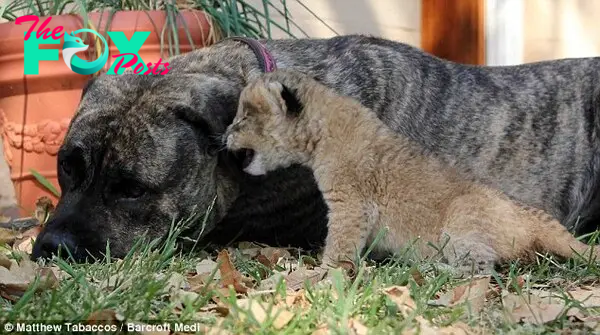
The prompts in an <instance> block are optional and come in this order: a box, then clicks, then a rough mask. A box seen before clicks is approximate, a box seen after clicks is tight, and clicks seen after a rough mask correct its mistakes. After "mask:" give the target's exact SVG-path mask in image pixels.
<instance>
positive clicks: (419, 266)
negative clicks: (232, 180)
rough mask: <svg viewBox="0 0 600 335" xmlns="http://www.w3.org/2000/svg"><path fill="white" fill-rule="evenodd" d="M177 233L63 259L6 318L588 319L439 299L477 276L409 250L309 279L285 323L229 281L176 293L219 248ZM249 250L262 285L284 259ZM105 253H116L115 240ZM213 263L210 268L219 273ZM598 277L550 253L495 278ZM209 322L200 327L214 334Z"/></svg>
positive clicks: (494, 323) (270, 322)
mask: <svg viewBox="0 0 600 335" xmlns="http://www.w3.org/2000/svg"><path fill="white" fill-rule="evenodd" d="M177 239H178V234H177V233H176V231H175V230H174V231H173V233H172V234H171V235H170V236H169V237H168V238H167V239H166V241H163V242H160V241H159V240H155V241H152V243H146V242H147V241H144V240H143V239H140V240H139V241H138V243H137V244H136V245H135V246H134V248H133V249H132V251H131V252H130V253H129V254H128V255H127V256H126V257H125V258H124V259H123V260H116V261H115V260H111V259H110V257H107V259H106V260H104V261H103V262H97V263H94V264H69V263H67V262H65V261H61V260H57V259H55V260H53V261H51V264H47V265H52V266H56V267H58V268H59V269H60V271H61V272H63V273H64V276H65V278H63V279H61V280H60V282H59V284H58V287H56V288H55V289H52V290H44V291H41V292H36V285H35V282H34V283H33V285H32V286H30V287H29V289H28V290H27V291H26V292H25V293H24V294H23V295H22V296H21V297H20V299H18V300H17V301H10V300H8V299H5V298H2V300H1V301H0V308H1V309H0V322H1V323H2V324H4V323H5V322H10V323H13V324H15V323H17V322H34V321H45V322H51V321H55V322H58V323H61V322H64V321H70V322H72V323H82V324H85V323H86V322H89V319H90V318H92V319H97V318H98V316H94V315H95V314H97V313H98V312H99V311H107V310H108V311H113V312H114V313H116V315H118V317H116V316H112V318H114V319H118V320H121V321H122V322H131V321H135V322H138V323H145V324H154V323H157V322H159V323H164V322H168V323H171V324H172V327H174V324H175V323H185V324H188V325H192V324H195V323H198V324H201V325H204V326H206V327H211V326H215V325H218V326H219V327H220V329H225V330H227V331H228V332H229V333H233V334H247V333H255V334H312V333H315V334H319V329H324V328H327V329H329V331H330V333H331V334H346V333H352V334H361V331H360V329H359V330H356V329H354V330H352V329H350V328H348V325H350V327H352V323H351V322H350V321H356V322H358V324H360V325H364V326H365V327H366V328H367V329H369V334H401V333H403V331H407V333H409V332H408V330H410V329H412V330H415V329H418V328H417V327H418V326H417V325H418V324H419V320H420V319H419V317H420V316H422V317H424V318H425V319H426V320H429V322H430V324H431V325H432V326H438V327H447V326H449V325H457V324H462V325H468V327H469V328H468V329H469V330H470V331H472V332H473V333H476V332H475V331H476V330H478V331H479V333H498V334H547V333H555V332H566V331H567V330H573V331H574V330H582V329H584V328H582V327H583V323H582V322H581V321H580V320H574V319H573V317H569V316H568V315H566V314H565V315H562V316H559V317H557V318H556V319H555V320H553V321H551V322H548V323H547V324H541V325H536V324H527V323H515V322H513V321H510V320H509V319H508V318H507V316H506V314H505V313H504V312H503V307H502V303H501V297H500V296H493V295H489V291H487V290H486V295H488V298H487V300H486V301H485V305H484V306H483V308H482V309H481V311H480V312H474V313H473V312H470V310H469V307H470V305H469V303H465V304H459V305H457V306H451V305H446V306H444V305H443V304H442V306H436V304H433V303H432V301H435V300H436V299H438V298H439V297H440V295H443V294H444V293H445V292H452V291H453V289H454V288H456V287H460V286H462V285H464V284H465V282H468V281H469V279H455V278H452V277H451V276H449V275H448V274H447V273H444V272H442V271H438V270H436V268H435V266H434V264H429V263H426V262H421V263H411V262H407V261H404V260H403V259H402V258H394V259H389V260H387V261H385V262H383V263H380V264H374V263H373V262H372V261H370V260H365V259H362V260H360V261H359V262H358V268H359V272H358V274H357V276H356V277H355V278H354V280H351V279H348V278H345V277H344V276H342V275H341V273H337V272H335V273H334V274H335V275H336V276H334V277H333V282H332V285H331V286H327V285H325V284H321V283H317V284H316V285H310V284H305V287H304V291H303V293H302V296H303V297H302V298H303V299H304V300H305V301H306V303H304V304H297V305H286V309H288V310H289V311H291V312H292V313H293V318H292V319H291V320H289V321H288V322H287V323H286V324H285V325H284V326H277V324H276V322H277V317H276V316H275V317H273V318H267V319H260V318H257V317H255V315H257V314H256V312H252V313H249V312H248V311H247V310H245V309H244V308H243V307H242V306H241V304H240V301H241V300H246V298H247V297H246V296H245V295H244V294H233V293H234V292H233V289H231V288H230V289H229V290H227V289H223V288H221V287H219V286H210V285H204V286H202V288H201V289H195V292H197V293H196V294H194V295H193V297H192V298H190V299H187V300H186V299H185V294H184V295H181V294H179V295H178V294H177V292H179V293H181V291H177V287H179V286H177V285H175V284H173V283H174V282H177V280H176V279H177V278H188V279H189V278H192V277H191V275H190V273H194V272H195V271H194V269H195V268H196V265H197V264H198V263H199V262H200V261H201V260H202V259H206V258H209V259H211V258H214V254H211V253H208V252H206V251H200V252H196V253H194V254H187V253H184V252H183V251H179V250H178V249H177V248H176V241H177ZM244 248H245V247H242V248H239V249H231V250H230V253H231V256H232V258H233V259H234V261H233V263H234V266H235V268H236V269H237V270H239V271H240V273H242V274H243V275H244V276H246V277H248V278H252V279H253V280H254V282H255V285H256V286H258V285H260V284H261V281H262V280H264V278H270V276H271V275H273V274H274V273H275V272H277V271H276V270H277V266H276V267H274V269H270V268H269V267H266V266H265V265H264V262H259V261H257V260H256V259H253V258H252V257H244V254H245V253H247V252H245V250H246V249H244ZM107 254H110V249H109V248H107ZM301 254H305V253H303V252H301V251H299V250H296V251H293V252H292V256H293V257H292V258H291V261H289V262H288V263H286V264H287V265H284V267H285V266H289V267H294V268H297V267H302V266H305V264H304V262H308V263H310V260H311V258H310V257H314V256H315V255H314V254H313V255H308V256H307V258H303V257H299V255H301ZM375 265H376V266H375ZM278 266H279V265H278ZM215 271H216V269H215V270H213V271H212V272H211V274H210V276H211V279H212V278H213V277H214V276H215V273H216V272H215ZM221 276H223V277H224V276H225V273H224V272H221ZM599 278H600V268H599V267H598V265H597V264H594V263H589V262H587V261H585V260H569V261H567V262H557V261H556V260H555V259H553V258H552V257H546V256H540V257H539V258H538V262H537V263H536V264H533V265H527V266H519V264H518V263H517V262H513V263H511V264H508V265H507V266H506V267H504V268H503V269H501V271H499V272H498V273H497V274H495V275H494V276H493V278H492V285H491V286H492V287H497V288H499V289H500V290H503V291H506V292H513V294H516V295H520V294H524V293H523V292H525V291H527V290H528V289H534V288H536V287H537V288H544V289H554V290H555V291H556V290H557V291H558V292H560V291H562V290H566V289H567V288H574V287H581V286H585V285H587V286H590V285H591V286H594V285H595V286H598V280H599ZM208 281H209V282H213V281H210V280H208ZM190 283H191V279H190ZM519 283H520V284H519ZM0 286H1V285H0ZM394 286H401V287H406V288H407V289H408V290H409V291H410V295H411V297H412V300H414V304H415V308H414V309H411V310H409V311H408V312H406V310H404V311H403V310H402V306H401V305H399V304H398V303H395V302H394V300H393V299H392V298H391V297H390V296H389V295H387V294H386V293H385V292H384V289H385V288H389V287H394ZM174 288H175V290H173V289H174ZM228 293H229V294H228ZM290 294H293V293H292V292H291V291H289V290H287V288H286V283H285V282H283V281H279V282H277V283H276V284H275V285H273V286H272V287H271V289H268V290H262V291H261V290H260V289H254V290H250V291H249V294H248V295H249V296H252V300H255V299H258V300H260V301H262V305H263V306H265V308H266V309H267V310H268V309H269V308H272V307H273V306H281V305H280V302H281V301H283V300H285V298H286V297H287V296H288V295H290ZM215 300H216V301H220V302H219V304H217V305H218V306H220V308H221V312H223V310H226V311H228V313H229V314H228V315H227V316H225V317H223V316H221V315H220V314H218V313H216V312H215V303H214V302H215ZM258 300H257V301H258ZM276 304H277V305H276ZM578 304H579V302H578V301H575V300H571V299H569V298H566V305H567V306H573V307H577V306H578ZM437 305H439V304H437ZM288 307H289V308H288ZM217 310H218V308H217ZM252 310H253V309H250V311H252ZM587 313H588V314H590V315H592V317H593V316H598V315H600V313H599V310H587ZM267 314H269V313H267ZM109 319H110V318H109ZM124 320H126V321H124ZM120 327H126V326H125V323H121V324H120ZM122 329H124V328H122ZM171 329H173V328H171ZM206 329H208V328H206ZM206 329H204V330H203V331H202V332H201V333H206V331H207V330H206ZM588 331H589V330H588Z"/></svg>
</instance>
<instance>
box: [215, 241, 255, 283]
mask: <svg viewBox="0 0 600 335" xmlns="http://www.w3.org/2000/svg"><path fill="white" fill-rule="evenodd" d="M217 261H218V262H220V265H219V271H220V272H221V285H222V286H223V287H228V286H229V285H232V286H233V288H234V289H235V291H236V292H237V293H247V292H248V287H246V286H245V285H244V283H243V278H242V274H241V273H240V272H239V271H238V270H236V268H235V267H234V266H233V263H232V262H231V258H230V257H229V252H228V251H227V250H225V249H224V250H221V251H220V252H219V255H218V256H217Z"/></svg>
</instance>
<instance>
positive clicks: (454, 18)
mask: <svg viewBox="0 0 600 335" xmlns="http://www.w3.org/2000/svg"><path fill="white" fill-rule="evenodd" d="M484 8H485V0H421V48H422V49H423V50H424V51H426V52H429V53H431V54H433V55H435V56H438V57H440V58H444V59H447V60H451V61H454V62H458V63H464V64H473V65H484V64H485V24H484V16H485V10H484Z"/></svg>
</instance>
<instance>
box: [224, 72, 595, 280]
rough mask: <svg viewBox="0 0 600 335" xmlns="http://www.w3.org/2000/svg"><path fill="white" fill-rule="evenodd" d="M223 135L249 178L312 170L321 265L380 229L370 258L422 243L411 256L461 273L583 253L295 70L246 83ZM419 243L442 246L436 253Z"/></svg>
mask: <svg viewBox="0 0 600 335" xmlns="http://www.w3.org/2000/svg"><path fill="white" fill-rule="evenodd" d="M224 136H225V137H224V140H225V141H226V144H227V147H228V148H229V149H230V150H233V151H239V150H244V151H245V152H246V154H247V156H246V163H248V164H245V171H246V172H247V173H249V174H252V175H260V174H265V173H267V172H268V171H271V170H274V169H277V168H283V167H287V166H290V165H292V164H302V165H304V166H307V167H309V168H311V169H312V171H313V173H314V177H315V179H316V181H317V183H318V186H319V189H320V190H321V192H322V193H323V197H324V199H325V201H326V203H327V205H328V206H329V223H328V235H327V239H326V242H325V250H324V253H323V262H324V264H325V265H327V266H333V267H335V266H339V265H341V263H340V262H347V261H351V260H353V259H354V257H355V255H356V253H357V250H358V251H361V250H363V248H364V247H365V246H367V245H369V244H371V243H372V242H373V240H374V238H375V237H376V236H377V234H378V232H379V231H380V229H382V228H386V229H387V230H388V231H387V233H386V234H385V235H384V236H383V237H382V238H381V240H380V242H379V243H378V244H377V245H376V246H375V249H374V251H378V253H385V254H390V253H396V252H398V251H400V250H401V249H403V248H404V247H406V246H409V245H411V244H413V242H414V241H415V240H416V239H420V240H421V241H422V242H425V243H417V244H416V245H415V247H416V251H417V252H418V255H419V256H421V257H433V256H437V255H439V256H442V257H443V260H444V261H446V262H448V263H449V264H450V265H452V266H453V267H455V268H456V270H458V271H459V273H462V274H469V273H473V272H474V273H489V272H491V270H492V269H493V267H494V265H495V264H496V263H499V262H502V261H507V260H511V259H515V258H525V259H526V260H527V259H529V260H531V259H532V257H534V255H535V252H536V251H539V252H545V251H546V252H551V253H554V254H556V255H559V256H562V257H572V256H574V252H573V250H572V249H574V250H575V251H577V252H578V253H583V254H585V253H587V252H588V246H587V245H585V244H583V243H581V242H579V241H578V240H576V239H575V238H574V237H573V236H572V235H571V234H570V233H569V232H568V231H567V230H566V229H565V228H564V227H563V226H562V225H561V224H560V223H559V222H558V221H556V220H554V219H552V218H551V217H549V216H548V215H546V214H544V213H543V212H542V211H541V210H538V209H534V208H528V207H522V206H519V205H518V204H516V203H514V202H512V201H511V200H509V199H508V198H507V197H506V196H505V195H503V194H502V193H500V192H499V191H496V190H493V189H491V188H488V187H485V186H483V185H480V184H476V183H473V182H468V181H466V180H465V179H462V178H460V177H459V175H458V173H457V172H456V171H454V170H452V169H451V168H449V167H446V166H444V165H443V164H441V163H440V162H439V161H437V160H436V159H434V158H432V157H428V156H427V155H425V154H424V153H422V151H421V149H420V147H418V146H417V145H416V144H414V143H413V142H411V141H409V140H408V139H406V138H403V137H401V136H400V135H398V134H396V133H394V132H393V131H392V130H390V129H389V128H388V127H386V126H385V125H384V123H383V122H381V121H380V120H379V119H378V118H377V116H376V115H375V113H373V112H372V111H370V110H368V109H367V108H365V107H363V106H362V105H361V104H360V103H359V102H358V101H356V100H354V99H352V98H349V97H344V96H340V95H338V94H336V93H334V91H333V90H331V89H329V88H327V87H325V86H324V85H322V84H320V83H318V82H317V81H315V80H313V79H311V78H309V77H307V76H304V75H302V74H300V73H297V72H294V71H289V70H279V71H276V72H274V73H270V74H266V75H264V76H262V77H261V78H260V79H258V80H256V81H254V82H252V83H250V84H249V85H248V86H247V87H246V88H245V89H244V90H243V91H242V94H241V97H240V103H239V108H238V111H237V115H236V116H235V119H234V120H233V123H232V124H231V125H230V126H229V128H228V129H227V131H226V133H225V135H224ZM427 242H431V243H433V244H434V245H438V246H444V247H443V250H442V251H441V254H438V253H439V252H440V251H439V250H436V248H433V247H431V246H428V245H427ZM473 270H474V271H473Z"/></svg>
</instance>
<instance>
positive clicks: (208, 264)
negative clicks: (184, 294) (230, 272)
mask: <svg viewBox="0 0 600 335" xmlns="http://www.w3.org/2000/svg"><path fill="white" fill-rule="evenodd" d="M215 269H216V273H215V275H214V279H216V280H219V279H221V271H219V269H218V264H217V262H215V261H213V260H211V259H208V258H207V259H203V260H202V261H200V263H198V264H196V274H198V275H210V274H212V273H213V271H215Z"/></svg>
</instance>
